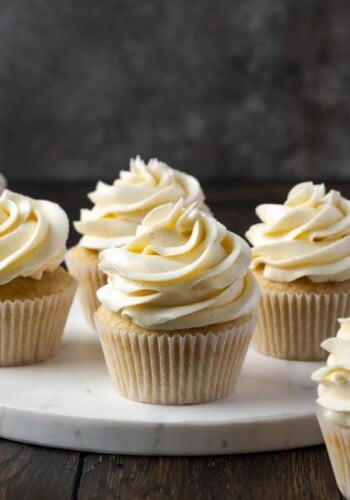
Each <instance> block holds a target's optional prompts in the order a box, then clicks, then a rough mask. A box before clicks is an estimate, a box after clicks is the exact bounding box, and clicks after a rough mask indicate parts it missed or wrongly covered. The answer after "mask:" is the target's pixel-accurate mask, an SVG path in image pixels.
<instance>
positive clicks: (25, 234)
mask: <svg viewBox="0 0 350 500" xmlns="http://www.w3.org/2000/svg"><path fill="white" fill-rule="evenodd" d="M68 228H69V224H68V217H67V215H66V213H65V212H64V211H63V210H62V208H61V207H59V206H58V205H57V204H56V203H53V202H51V201H46V200H33V199H32V198H29V197H27V196H22V195H20V194H17V193H14V192H12V191H9V190H7V189H6V190H5V191H3V193H2V194H1V196H0V285H4V284H6V283H9V282H10V281H12V280H13V279H15V278H18V277H31V278H35V279H40V278H41V277H42V274H43V273H44V271H53V270H54V269H56V267H57V266H58V265H59V264H60V263H61V262H62V260H63V258H64V254H65V251H66V241H67V237H68Z"/></svg>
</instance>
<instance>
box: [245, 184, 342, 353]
mask: <svg viewBox="0 0 350 500" xmlns="http://www.w3.org/2000/svg"><path fill="white" fill-rule="evenodd" d="M256 213H257V215H258V217H259V218H260V219H261V221H262V222H261V223H260V224H256V225H253V226H252V227H251V228H250V229H249V230H248V232H247V233H246V237H247V239H248V240H249V242H250V243H251V244H252V245H253V249H252V251H253V264H252V269H253V272H254V275H255V277H256V279H257V280H258V282H259V285H260V288H261V299H260V302H259V321H258V326H257V329H256V332H255V334H254V337H253V343H254V345H255V346H256V348H257V349H258V351H260V352H261V353H263V354H266V355H269V356H273V357H277V358H284V359H294V360H322V359H325V353H324V351H323V350H322V349H321V348H320V343H321V342H322V341H323V340H324V339H325V338H327V337H328V336H334V335H335V333H336V320H337V318H339V317H346V316H350V201H349V200H347V199H346V198H344V197H343V196H342V195H341V194H340V193H339V192H338V191H333V190H331V191H329V192H328V193H327V192H326V189H325V186H324V185H323V184H318V185H317V184H313V183H312V182H304V183H301V184H298V185H296V186H295V187H294V188H293V189H292V190H291V191H290V192H289V193H288V196H287V200H286V201H285V203H284V204H264V205H259V206H258V207H257V209H256Z"/></svg>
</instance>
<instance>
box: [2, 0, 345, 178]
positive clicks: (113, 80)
mask: <svg viewBox="0 0 350 500" xmlns="http://www.w3.org/2000/svg"><path fill="white" fill-rule="evenodd" d="M349 26H350V2H349V1H348V0H328V1H327V0H235V1H232V0H190V1H189V0H174V1H168V2H164V1H162V0H158V1H148V0H141V1H140V0H119V1H117V0H84V1H82V0H81V1H79V0H75V1H74V0H61V1H58V2H52V1H48V0H30V1H28V0H2V1H1V2H0V170H1V171H2V172H4V173H5V175H7V176H8V177H9V179H10V180H23V179H27V180H30V179H39V180H40V179H90V180H95V179H97V178H106V179H110V178H112V177H113V176H116V175H117V173H118V171H119V169H120V168H127V167H128V161H129V157H130V156H134V155H136V154H137V153H139V154H141V155H142V156H144V157H145V158H146V159H148V158H149V157H158V158H159V159H162V160H164V161H167V162H168V163H169V164H170V165H172V166H174V167H177V168H180V169H185V170H187V171H189V172H191V173H193V174H194V175H197V176H198V177H199V178H200V179H202V180H208V179H214V178H218V177H226V178H227V177H230V178H236V179H243V180H251V179H258V180H263V179H271V178H276V177H278V178H282V179H283V178H285V179H295V178H297V179H305V178H312V179H314V180H317V179H321V178H322V179H327V178H328V179H333V180H336V179H338V180H345V179H348V180H349V179H350V29H349Z"/></svg>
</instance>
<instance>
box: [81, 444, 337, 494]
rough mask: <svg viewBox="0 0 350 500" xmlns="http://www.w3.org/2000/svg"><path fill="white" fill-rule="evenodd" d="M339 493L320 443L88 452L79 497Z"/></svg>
mask: <svg viewBox="0 0 350 500" xmlns="http://www.w3.org/2000/svg"><path fill="white" fill-rule="evenodd" d="M100 498H104V499H107V500H111V499H114V498H121V499H124V498H132V499H135V500H137V499H150V500H153V499H160V500H162V499H167V500H172V499H174V500H175V499H179V498H181V499H187V498H192V499H223V500H225V499H232V498H233V499H241V500H245V499H247V500H252V499H253V500H281V499H305V500H307V499H314V500H316V499H318V500H332V499H334V500H335V499H339V498H340V495H339V493H338V490H337V487H336V483H335V480H334V478H333V474H332V471H331V468H330V465H329V462H328V457H327V453H326V451H325V449H324V447H313V448H308V449H305V450H293V451H285V452H276V453H261V454H255V455H236V456H227V457H123V456H116V455H111V456H107V455H88V456H87V457H86V458H85V460H84V467H83V471H82V477H81V482H80V487H79V491H78V499H79V500H88V499H100Z"/></svg>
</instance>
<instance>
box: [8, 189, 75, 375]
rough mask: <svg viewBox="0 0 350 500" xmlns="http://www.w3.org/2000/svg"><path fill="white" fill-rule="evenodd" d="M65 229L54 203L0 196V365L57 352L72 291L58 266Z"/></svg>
mask: <svg viewBox="0 0 350 500" xmlns="http://www.w3.org/2000/svg"><path fill="white" fill-rule="evenodd" d="M68 230H69V222H68V217H67V215H66V213H65V212H64V211H63V210H62V208H61V207H59V206H58V205H57V204H56V203H53V202H50V201H46V200H34V199H32V198H29V197H28V196H23V195H21V194H18V193H14V192H12V191H9V190H5V191H3V193H2V194H1V196H0V254H1V261H0V366H15V365H25V364H30V363H36V362H39V361H43V360H45V359H47V358H49V357H50V356H52V355H53V354H55V352H56V351H57V350H58V348H59V345H60V342H61V338H62V334H63V330H64V326H65V323H66V319H67V316H68V312H69V309H70V306H71V303H72V300H73V297H74V293H75V290H76V286H77V284H76V280H75V279H74V278H73V277H72V276H70V275H69V274H68V273H67V272H66V271H65V270H64V269H63V267H60V263H61V262H62V260H63V258H64V254H65V251H66V241H67V237H68Z"/></svg>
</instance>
